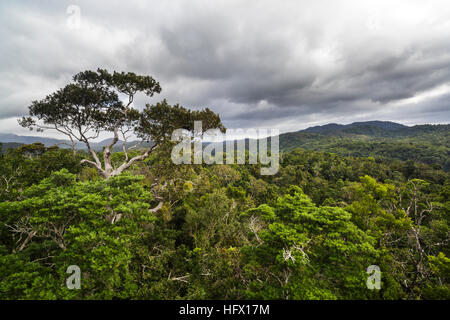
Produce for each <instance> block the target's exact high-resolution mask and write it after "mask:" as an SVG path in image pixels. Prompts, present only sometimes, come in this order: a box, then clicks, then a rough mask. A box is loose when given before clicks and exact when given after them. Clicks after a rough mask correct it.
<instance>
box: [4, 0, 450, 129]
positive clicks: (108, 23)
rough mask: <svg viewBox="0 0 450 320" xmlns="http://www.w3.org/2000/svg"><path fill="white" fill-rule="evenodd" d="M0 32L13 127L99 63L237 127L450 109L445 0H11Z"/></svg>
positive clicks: (295, 125) (421, 117)
mask: <svg viewBox="0 0 450 320" xmlns="http://www.w3.org/2000/svg"><path fill="white" fill-rule="evenodd" d="M74 6H76V7H74ZM77 8H79V10H80V19H79V20H78V19H77V18H78V16H77ZM77 21H79V22H80V23H79V25H77ZM0 41H1V43H0V132H3V133H7V132H10V133H16V134H30V133H29V131H27V130H26V129H23V128H20V127H19V126H18V124H17V120H16V119H17V117H19V116H21V115H25V114H26V113H27V107H28V105H29V104H30V102H31V101H32V100H37V99H41V98H44V97H45V95H47V94H49V93H51V92H53V91H55V90H56V89H58V88H60V87H62V86H64V85H65V84H67V83H68V82H70V80H71V77H72V76H73V75H74V74H75V73H77V72H79V71H83V70H87V69H97V68H98V67H100V68H106V69H109V70H110V71H113V70H116V71H132V72H136V73H139V74H146V75H151V76H153V77H154V78H155V79H156V80H157V81H159V82H160V84H161V86H162V89H163V90H162V92H161V94H160V95H157V96H155V97H154V98H152V99H151V100H149V99H148V98H142V97H140V98H139V99H137V100H136V103H135V107H137V108H141V107H142V106H143V105H144V104H145V103H148V102H155V101H156V100H162V99H163V98H166V99H167V100H168V101H169V103H180V104H181V105H183V106H186V107H189V108H194V109H198V108H202V107H209V108H211V109H212V110H214V111H215V112H218V113H219V114H220V115H221V117H222V120H223V122H224V124H225V126H226V127H229V128H278V129H280V130H281V131H282V132H286V131H296V130H300V129H304V128H306V127H308V126H312V125H318V124H325V123H329V122H338V123H351V122H354V121H364V120H391V121H396V122H400V123H403V124H408V125H411V124H423V123H449V122H450V108H449V106H450V1H448V0H442V1H437V0H436V1H433V0H426V1H425V0H419V1H414V0H405V1H401V0H395V1H393V0H389V1H381V0H377V1H362V0H355V1H337V0H328V1H321V0H314V1H299V0H296V1H287V0H283V1H279V0H273V1H264V0H254V1H252V0H245V1H244V0H242V1H233V0H226V1H225V0H224V1H220V0H213V1H211V0H205V1H195V0H186V1H176V0H170V1H162V0H160V1H144V0H127V1H114V0H113V1H111V0H108V1H98V0H96V1H81V0H79V1H76V0H71V1H61V0H58V1H56V0H55V1H44V0H41V1H25V0H24V1H9V0H2V1H1V2H0ZM48 135H50V134H48ZM53 136H55V135H53Z"/></svg>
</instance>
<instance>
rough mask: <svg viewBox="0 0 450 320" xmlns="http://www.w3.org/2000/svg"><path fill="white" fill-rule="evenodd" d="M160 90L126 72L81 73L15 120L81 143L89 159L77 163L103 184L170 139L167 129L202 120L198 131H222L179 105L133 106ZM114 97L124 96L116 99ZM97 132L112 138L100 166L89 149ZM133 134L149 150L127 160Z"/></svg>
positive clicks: (210, 117)
mask: <svg viewBox="0 0 450 320" xmlns="http://www.w3.org/2000/svg"><path fill="white" fill-rule="evenodd" d="M160 92H161V87H160V85H159V83H158V82H157V81H155V80H154V79H153V78H152V77H150V76H142V75H136V74H135V73H132V72H128V73H124V72H120V73H119V72H114V73H112V74H111V73H109V72H108V71H106V70H103V69H98V70H97V71H90V70H88V71H84V72H80V73H78V74H76V75H75V76H74V77H73V82H72V83H70V84H68V85H66V86H65V87H64V88H62V89H59V90H58V91H56V92H54V93H52V94H50V95H48V96H47V97H45V98H44V99H42V100H39V101H33V102H32V104H31V105H30V106H29V113H30V115H29V116H28V117H23V118H22V119H21V120H19V123H20V125H22V126H23V127H27V128H29V129H30V130H33V129H36V130H37V131H43V130H46V129H53V130H56V131H58V132H60V133H62V134H64V135H66V136H67V137H68V138H69V140H70V142H71V146H72V148H73V150H74V151H75V148H76V145H77V143H78V142H81V143H84V144H85V145H86V147H87V149H88V151H89V154H90V156H91V157H92V159H83V160H82V163H88V164H91V165H93V166H94V167H95V168H96V169H97V170H98V171H99V172H100V173H101V174H102V175H103V176H104V177H105V178H106V179H109V178H110V177H112V176H116V175H118V174H120V173H121V172H123V171H124V170H125V169H127V168H129V167H130V166H131V165H132V164H133V163H134V162H136V161H138V160H143V159H145V158H147V157H148V155H149V154H150V153H151V152H152V151H153V150H154V149H155V148H157V147H158V146H159V145H160V144H161V143H163V142H164V141H166V140H167V139H168V138H170V134H171V132H172V131H173V129H176V128H183V129H192V127H193V121H194V120H202V121H204V123H205V124H204V128H205V129H209V128H217V127H219V128H222V129H223V126H222V124H221V121H220V118H219V116H218V115H217V114H215V113H213V112H212V111H211V110H209V109H205V110H202V111H190V110H187V109H185V108H183V107H181V106H179V105H176V106H170V105H169V104H168V103H167V102H166V101H165V100H164V101H163V102H161V103H158V104H156V105H152V106H150V105H146V107H145V109H144V111H142V112H140V111H139V110H137V109H135V108H134V107H133V101H134V98H135V96H136V94H138V93H144V94H145V95H147V96H149V97H151V96H153V95H154V94H155V93H160ZM119 95H120V96H122V97H125V98H124V99H120V98H119ZM100 132H110V133H111V134H112V139H111V141H110V143H109V144H108V145H107V146H106V147H105V148H104V150H103V163H102V161H101V160H100V155H99V154H98V153H97V152H96V151H95V150H94V148H93V147H92V145H91V143H92V140H94V139H96V138H98V137H99V134H100ZM132 134H135V135H136V136H138V137H139V138H140V139H141V140H142V141H147V142H150V141H151V142H152V147H151V148H149V149H148V150H146V151H145V152H144V153H142V154H140V155H136V156H134V157H132V158H129V157H128V152H127V139H128V138H129V137H130V136H131V135H132ZM119 137H120V138H122V139H123V147H122V149H123V151H124V154H125V160H124V161H123V163H121V164H120V165H119V166H117V167H114V166H113V164H112V162H111V153H112V150H113V147H114V146H115V145H116V144H117V143H118V142H119V140H120V138H119Z"/></svg>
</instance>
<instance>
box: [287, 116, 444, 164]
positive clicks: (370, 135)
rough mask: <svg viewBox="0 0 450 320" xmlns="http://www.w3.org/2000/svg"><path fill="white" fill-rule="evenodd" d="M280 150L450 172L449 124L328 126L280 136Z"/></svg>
mask: <svg viewBox="0 0 450 320" xmlns="http://www.w3.org/2000/svg"><path fill="white" fill-rule="evenodd" d="M280 148H281V150H282V151H290V150H293V149H296V148H303V149H307V150H317V151H327V152H332V153H337V154H339V155H341V156H356V157H369V156H371V157H374V158H381V159H399V160H403V161H408V160H410V161H417V162H422V163H426V164H430V165H433V166H435V167H436V168H442V169H444V170H446V171H449V170H450V161H449V154H450V125H448V124H445V125H416V126H412V127H408V126H404V125H401V124H398V123H394V122H383V121H369V122H355V123H352V124H349V125H339V124H327V125H324V126H318V127H311V128H308V129H306V130H302V131H297V132H290V133H285V134H282V135H280Z"/></svg>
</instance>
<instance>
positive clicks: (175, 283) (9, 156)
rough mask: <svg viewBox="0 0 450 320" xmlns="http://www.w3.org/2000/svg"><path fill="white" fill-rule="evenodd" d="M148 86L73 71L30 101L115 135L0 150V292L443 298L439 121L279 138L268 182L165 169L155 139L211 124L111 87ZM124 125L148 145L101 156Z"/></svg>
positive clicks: (444, 224) (443, 165)
mask: <svg viewBox="0 0 450 320" xmlns="http://www.w3.org/2000/svg"><path fill="white" fill-rule="evenodd" d="M151 80H152V79H151V78H149V77H140V76H136V75H134V74H130V73H128V74H124V73H122V74H119V73H117V74H116V73H114V74H113V75H111V74H108V73H106V72H104V71H102V70H99V71H98V72H85V73H80V74H78V75H76V76H75V77H74V83H72V84H70V85H68V86H67V87H66V88H63V89H62V90H60V91H58V92H56V93H55V94H53V95H50V96H48V97H47V98H45V99H44V100H41V101H35V102H33V104H32V106H30V115H31V116H33V117H37V118H38V119H39V120H43V121H44V123H46V124H49V123H50V124H55V125H58V124H63V125H65V126H70V125H80V124H83V125H85V126H88V125H91V126H97V128H100V129H101V130H105V131H109V132H113V133H114V134H115V137H114V140H113V142H114V143H111V145H108V146H106V147H105V148H104V149H103V151H101V152H98V151H94V150H91V149H87V150H76V149H64V148H60V147H58V146H53V147H46V146H44V145H43V144H41V143H34V144H31V145H22V146H19V147H16V148H9V149H7V150H5V151H4V152H2V153H1V155H0V177H1V179H0V201H1V203H0V221H1V223H0V279H1V281H0V299H450V284H449V277H450V259H449V258H448V257H449V239H450V237H449V223H450V221H449V217H450V216H449V210H450V176H449V175H450V174H449V172H448V170H449V162H448V148H449V144H448V136H449V129H448V128H449V127H448V126H419V127H412V128H397V127H395V128H380V127H379V126H378V127H377V126H374V125H371V126H370V125H369V127H367V125H363V127H364V126H365V130H363V129H362V128H361V126H359V125H358V126H352V127H350V128H345V129H341V128H339V129H336V128H333V130H331V131H330V132H328V131H327V130H325V131H322V130H319V132H317V130H312V132H311V131H310V132H308V131H302V132H298V133H292V134H287V135H284V137H283V136H282V137H280V146H281V149H282V152H281V154H280V168H279V171H278V172H277V174H275V175H267V176H264V175H261V174H260V167H261V164H246V165H238V164H228V165H226V164H223V165H222V164H213V165H207V164H195V165H175V164H174V163H173V162H172V161H171V148H172V147H173V142H171V141H170V139H168V136H167V132H170V131H171V130H173V129H174V128H180V127H182V128H185V129H187V130H191V129H192V122H193V120H198V119H202V120H204V122H205V123H207V127H211V128H216V127H219V128H221V129H223V126H222V124H221V121H220V119H219V118H218V115H215V114H214V113H212V112H211V111H210V110H209V109H205V110H202V111H190V110H187V109H184V108H183V107H181V106H178V105H176V106H171V105H168V104H167V102H166V101H163V102H161V103H158V104H156V105H151V106H150V105H147V106H146V108H145V109H144V111H143V112H142V113H138V112H137V111H136V110H134V109H132V108H130V106H129V105H124V104H123V103H118V98H117V95H114V91H113V90H117V91H119V92H122V93H124V92H125V93H127V94H129V96H130V100H129V101H132V98H133V94H135V93H136V92H137V91H144V92H145V93H146V94H148V95H151V94H153V92H159V88H158V87H159V84H157V83H155V82H152V81H151ZM79 97H84V99H83V100H82V99H79ZM89 99H91V100H89ZM74 100H75V102H74V103H72V104H71V103H69V102H71V101H74ZM61 101H64V102H65V104H64V107H65V108H66V109H65V110H62V111H61V110H60V109H59V108H57V107H59V106H61V104H60V102H61ZM86 101H87V102H86ZM83 103H84V104H83ZM80 105H82V106H83V107H84V108H81V111H80V107H79V106H80ZM80 115H82V117H81V116H80ZM80 119H81V120H80ZM77 121H78V122H77ZM21 124H22V125H24V126H28V127H31V126H33V125H36V122H34V120H33V119H31V118H24V119H23V120H22V122H21ZM100 124H101V125H100ZM124 126H126V127H127V128H130V127H133V128H135V129H136V132H137V135H138V136H140V137H143V139H144V140H145V138H146V137H149V136H151V137H152V141H153V143H154V146H153V147H151V152H149V149H148V148H142V147H137V148H134V149H126V148H124V150H122V151H118V150H117V149H114V148H113V146H114V144H115V143H116V142H117V140H118V138H117V128H119V127H120V128H123V127H124ZM430 128H431V129H430ZM100 129H99V130H100ZM369 129H370V130H369ZM343 130H344V131H343ZM345 130H347V131H345ZM348 130H349V131H348ZM81 138H82V141H85V142H88V139H85V140H83V139H84V138H83V137H81ZM288 138H289V139H288ZM125 142H126V141H125ZM124 145H125V144H124ZM300 147H301V148H300ZM119 168H122V169H123V170H118V169H119ZM71 265H76V266H78V267H79V268H80V270H81V275H82V276H81V287H80V289H79V290H76V289H75V290H73V289H69V288H68V287H67V286H66V279H67V278H68V276H69V274H68V273H67V268H68V266H71ZM373 265H375V266H378V267H379V269H380V271H381V286H380V289H375V290H370V289H369V288H368V286H367V279H368V276H369V274H368V273H367V268H368V267H369V266H373Z"/></svg>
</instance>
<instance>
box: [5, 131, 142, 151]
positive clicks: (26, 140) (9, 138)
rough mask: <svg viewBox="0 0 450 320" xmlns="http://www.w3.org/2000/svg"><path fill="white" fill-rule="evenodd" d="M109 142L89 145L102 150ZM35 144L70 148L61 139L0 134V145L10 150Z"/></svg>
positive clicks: (119, 144)
mask: <svg viewBox="0 0 450 320" xmlns="http://www.w3.org/2000/svg"><path fill="white" fill-rule="evenodd" d="M111 141H112V138H109V139H105V140H102V141H100V142H91V145H92V147H93V148H94V149H95V150H102V149H103V147H105V146H107V145H108V144H109V143H111ZM35 142H41V143H43V144H44V145H45V146H46V147H51V146H54V145H57V146H59V147H60V148H70V147H71V144H70V141H68V140H63V139H55V138H46V137H38V136H19V135H16V134H11V133H0V143H3V144H4V145H5V146H6V144H7V143H8V144H9V147H10V148H12V147H14V145H15V144H16V145H17V146H16V147H19V146H20V145H22V144H32V143H35ZM14 143H15V144H14ZM122 143H123V142H122V141H120V140H119V142H117V146H120V147H121V145H122ZM133 144H135V143H133V142H130V143H128V145H133ZM76 148H77V149H80V150H83V149H86V146H85V144H84V143H81V142H78V143H77V145H76Z"/></svg>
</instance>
